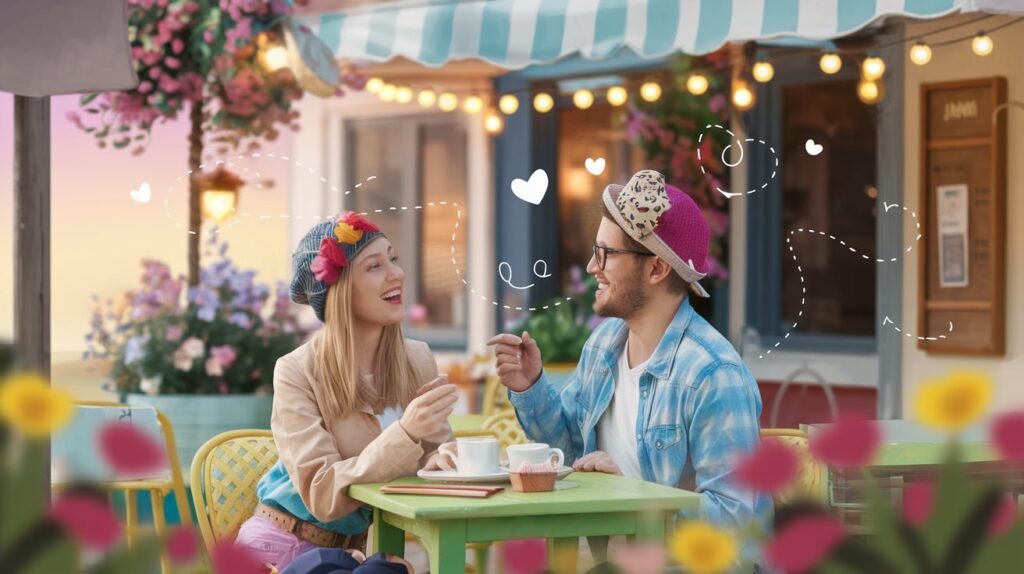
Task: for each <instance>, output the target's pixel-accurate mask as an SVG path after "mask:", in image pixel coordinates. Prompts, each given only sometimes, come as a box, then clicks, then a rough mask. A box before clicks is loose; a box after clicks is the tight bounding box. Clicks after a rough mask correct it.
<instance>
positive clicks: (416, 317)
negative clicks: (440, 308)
mask: <svg viewBox="0 0 1024 574" xmlns="http://www.w3.org/2000/svg"><path fill="white" fill-rule="evenodd" d="M409 320H410V321H412V322H413V323H420V322H422V321H426V320H427V307H426V305H424V304H422V303H416V304H415V305H413V306H412V307H409Z"/></svg>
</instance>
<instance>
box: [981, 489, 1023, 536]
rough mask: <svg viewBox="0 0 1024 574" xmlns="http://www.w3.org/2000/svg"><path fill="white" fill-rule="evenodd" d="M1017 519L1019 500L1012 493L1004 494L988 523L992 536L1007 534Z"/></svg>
mask: <svg viewBox="0 0 1024 574" xmlns="http://www.w3.org/2000/svg"><path fill="white" fill-rule="evenodd" d="M1016 520H1017V502H1016V501H1015V500H1014V499H1013V496H1012V495H1008V496H1004V497H1002V499H1000V501H999V506H998V507H996V512H995V514H993V515H992V518H991V519H990V520H989V523H988V533H989V534H990V535H992V536H999V535H1000V534H1006V531H1007V530H1009V529H1010V527H1011V526H1013V523H1014V522H1015V521H1016Z"/></svg>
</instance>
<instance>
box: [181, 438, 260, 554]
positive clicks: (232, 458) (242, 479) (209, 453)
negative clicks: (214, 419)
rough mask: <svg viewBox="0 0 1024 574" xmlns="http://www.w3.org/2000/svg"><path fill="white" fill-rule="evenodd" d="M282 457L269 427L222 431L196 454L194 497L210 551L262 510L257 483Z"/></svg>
mask: <svg viewBox="0 0 1024 574" xmlns="http://www.w3.org/2000/svg"><path fill="white" fill-rule="evenodd" d="M276 462H277V446H276V445H275V444H274V436H273V435H272V434H271V432H270V431H269V430H257V429H251V430H250V429H245V430H234V431H229V432H225V433H221V434H219V435H217V436H215V437H213V438H211V439H210V440H208V441H206V444H204V445H203V446H202V447H200V449H199V450H198V451H197V452H196V456H195V458H194V459H192V501H193V502H194V503H195V507H196V516H197V520H198V522H199V530H200V532H201V533H202V535H203V543H204V544H205V545H206V549H207V552H208V553H209V552H212V550H213V548H214V547H215V546H216V545H217V543H218V542H219V541H221V540H224V539H229V540H232V539H234V537H235V535H237V534H238V529H239V528H240V527H241V526H242V523H243V522H245V521H246V520H248V519H249V517H251V516H252V515H253V512H255V511H256V504H257V503H258V502H259V500H258V499H257V497H256V485H257V484H259V481H260V478H262V477H263V475H264V474H265V473H266V472H267V471H268V470H270V467H272V466H274V464H275V463H276Z"/></svg>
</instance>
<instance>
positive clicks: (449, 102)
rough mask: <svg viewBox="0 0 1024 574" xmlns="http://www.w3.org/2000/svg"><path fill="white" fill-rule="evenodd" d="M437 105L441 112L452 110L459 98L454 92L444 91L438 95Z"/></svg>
mask: <svg viewBox="0 0 1024 574" xmlns="http://www.w3.org/2000/svg"><path fill="white" fill-rule="evenodd" d="M437 107H439V108H441V111H443V112H451V111H454V110H455V108H457V107H459V98H457V97H455V94H453V93H451V92H445V93H443V94H441V95H440V96H438V98H437Z"/></svg>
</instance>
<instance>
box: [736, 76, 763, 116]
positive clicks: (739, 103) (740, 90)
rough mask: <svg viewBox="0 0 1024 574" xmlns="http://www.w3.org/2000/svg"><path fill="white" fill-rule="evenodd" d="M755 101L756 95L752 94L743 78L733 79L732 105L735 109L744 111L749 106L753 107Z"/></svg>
mask: <svg viewBox="0 0 1024 574" xmlns="http://www.w3.org/2000/svg"><path fill="white" fill-rule="evenodd" d="M756 101H757V97H756V96H755V95H754V91H753V90H751V89H750V85H748V84H747V82H745V81H743V80H734V81H733V90H732V105H734V106H736V109H737V110H739V111H741V112H745V111H747V110H749V109H750V108H752V107H754V104H755V103H756Z"/></svg>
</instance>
